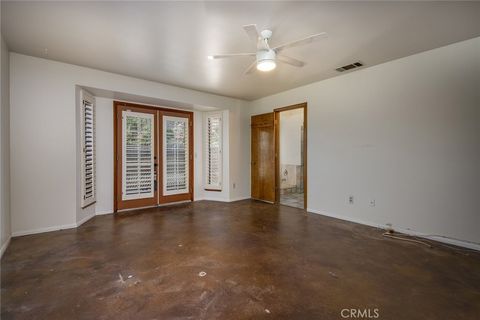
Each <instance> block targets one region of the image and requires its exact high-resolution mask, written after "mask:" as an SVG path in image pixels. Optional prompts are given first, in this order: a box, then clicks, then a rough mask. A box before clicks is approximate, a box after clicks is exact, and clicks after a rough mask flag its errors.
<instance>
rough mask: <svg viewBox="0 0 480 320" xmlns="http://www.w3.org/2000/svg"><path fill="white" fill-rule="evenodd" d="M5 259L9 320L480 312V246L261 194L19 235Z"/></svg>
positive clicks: (461, 315) (4, 314)
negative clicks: (410, 238) (444, 244)
mask: <svg viewBox="0 0 480 320" xmlns="http://www.w3.org/2000/svg"><path fill="white" fill-rule="evenodd" d="M1 267H2V270H1V319H2V320H5V319H62V320H63V319H69V320H70V319H344V318H343V317H342V315H343V316H346V315H347V316H348V315H349V314H350V311H348V310H347V311H342V310H344V309H355V310H356V309H360V310H361V311H362V312H364V311H363V310H370V316H372V317H374V316H375V315H377V314H378V318H377V319H393V320H396V319H408V320H412V319H435V320H439V319H456V320H460V319H469V320H471V319H479V316H480V255H479V254H477V253H468V252H462V251H453V250H451V249H449V248H441V247H434V248H432V249H430V248H427V247H424V246H421V245H417V244H411V243H407V242H402V241H397V240H393V239H387V238H383V237H382V236H381V230H378V229H374V228H370V227H366V226H362V225H358V224H354V223H349V222H344V221H340V220H336V219H332V218H327V217H323V216H320V215H315V214H305V213H304V211H302V210H300V209H296V208H291V207H285V206H274V205H269V204H265V203H261V202H255V201H250V200H244V201H239V202H235V203H230V204H226V203H218V202H209V201H201V202H196V203H193V204H182V205H178V206H175V207H161V208H155V209H145V210H142V211H138V212H135V213H133V212H132V213H124V214H119V215H116V216H114V215H105V216H98V217H95V218H94V219H92V220H90V221H88V222H87V223H85V224H84V225H82V226H81V227H79V228H78V229H70V230H63V231H57V232H50V233H44V234H38V235H31V236H24V237H18V238H14V239H12V241H11V244H10V246H9V248H8V249H7V251H6V253H5V255H4V257H3V259H2V261H1ZM202 272H205V274H203V273H202ZM375 309H376V312H375ZM342 312H343V313H342ZM356 314H358V313H356ZM363 315H365V314H363ZM351 318H352V317H351ZM356 319H358V317H357V318H356ZM363 319H365V318H363Z"/></svg>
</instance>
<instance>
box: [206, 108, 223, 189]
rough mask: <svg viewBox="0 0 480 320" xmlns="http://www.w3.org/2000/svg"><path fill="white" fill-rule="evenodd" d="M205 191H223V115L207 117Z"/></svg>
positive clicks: (210, 114) (212, 114)
mask: <svg viewBox="0 0 480 320" xmlns="http://www.w3.org/2000/svg"><path fill="white" fill-rule="evenodd" d="M205 189H211V190H222V114H221V113H220V112H215V113H207V114H206V117H205Z"/></svg>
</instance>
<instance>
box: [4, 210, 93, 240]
mask: <svg viewBox="0 0 480 320" xmlns="http://www.w3.org/2000/svg"><path fill="white" fill-rule="evenodd" d="M93 217H95V214H91V215H88V216H86V217H84V218H83V219H81V220H79V221H78V222H77V223H71V224H64V225H60V226H51V227H45V228H38V229H31V230H22V231H14V232H12V237H21V236H27V235H30V234H37V233H44V232H52V231H58V230H65V229H72V228H77V227H79V226H81V225H82V224H84V223H85V222H87V221H88V220H90V219H92V218H93Z"/></svg>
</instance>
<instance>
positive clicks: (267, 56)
mask: <svg viewBox="0 0 480 320" xmlns="http://www.w3.org/2000/svg"><path fill="white" fill-rule="evenodd" d="M276 56H277V55H276V53H275V51H274V50H272V49H269V50H260V51H257V62H262V61H265V60H273V61H275V58H276Z"/></svg>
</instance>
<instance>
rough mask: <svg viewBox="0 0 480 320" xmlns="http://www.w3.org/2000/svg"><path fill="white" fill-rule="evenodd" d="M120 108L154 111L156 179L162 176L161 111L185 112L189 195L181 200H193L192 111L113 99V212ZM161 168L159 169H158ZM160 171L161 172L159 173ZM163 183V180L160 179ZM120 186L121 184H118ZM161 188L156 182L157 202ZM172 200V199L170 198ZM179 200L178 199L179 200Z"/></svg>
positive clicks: (115, 206)
mask: <svg viewBox="0 0 480 320" xmlns="http://www.w3.org/2000/svg"><path fill="white" fill-rule="evenodd" d="M122 108H131V109H132V110H137V111H142V110H143V111H146V110H149V111H156V116H155V119H156V123H155V127H156V129H155V134H156V137H157V139H156V140H157V141H156V143H155V150H156V152H155V153H156V154H155V156H156V157H157V180H160V177H162V178H163V166H160V165H159V163H161V161H163V158H162V157H161V156H162V153H161V151H162V150H161V149H160V146H161V142H160V141H159V140H161V139H160V134H159V133H160V131H159V130H160V126H159V123H160V122H161V120H162V113H163V114H165V113H170V112H171V113H172V114H173V113H175V114H179V113H181V114H185V116H186V117H187V118H188V119H189V123H190V125H189V133H188V134H189V136H188V138H189V146H188V148H189V151H190V152H189V158H190V159H189V171H190V173H189V187H190V197H189V199H182V200H191V201H193V199H194V190H195V188H194V186H193V183H194V176H195V174H194V171H193V170H194V165H193V159H194V157H193V154H194V142H193V139H194V138H193V132H194V121H193V118H194V117H193V112H191V111H185V110H177V109H171V108H164V107H157V106H151V105H143V104H137V103H131V102H124V101H116V100H114V101H113V212H117V211H118V210H119V208H118V197H119V194H118V188H119V179H118V176H117V174H118V163H119V162H118V161H119V157H121V154H119V144H120V143H121V137H119V136H118V135H119V134H121V132H119V126H118V121H119V117H118V115H119V114H120V111H121V109H122ZM160 170H161V171H160ZM160 172H161V174H160ZM162 183H163V181H162ZM120 187H121V186H120ZM160 188H161V183H159V182H157V196H156V198H157V202H160V195H161V193H162V190H163V189H160ZM172 200H173V199H172ZM179 201H180V200H179Z"/></svg>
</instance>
